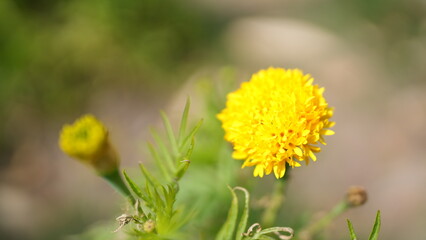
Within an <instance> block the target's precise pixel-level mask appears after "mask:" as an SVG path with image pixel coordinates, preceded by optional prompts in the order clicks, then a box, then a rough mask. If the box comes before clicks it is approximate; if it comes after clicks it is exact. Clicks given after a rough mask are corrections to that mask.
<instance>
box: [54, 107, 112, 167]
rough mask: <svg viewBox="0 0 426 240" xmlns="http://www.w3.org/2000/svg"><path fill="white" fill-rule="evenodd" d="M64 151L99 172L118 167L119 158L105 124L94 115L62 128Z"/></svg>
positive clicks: (62, 147) (61, 144)
mask: <svg viewBox="0 0 426 240" xmlns="http://www.w3.org/2000/svg"><path fill="white" fill-rule="evenodd" d="M59 146H60V147H61V149H62V151H64V152H65V153H66V154H68V155H70V156H71V157H74V158H77V159H79V160H81V161H83V162H85V163H87V164H89V165H92V166H94V167H95V169H96V170H97V171H98V172H102V173H103V172H110V171H111V170H114V169H116V168H117V165H118V158H117V155H116V153H115V151H114V150H113V149H112V147H111V145H110V143H109V140H108V131H107V129H106V128H105V126H104V125H103V124H102V123H101V122H100V121H99V120H97V119H96V118H95V117H94V116H92V115H89V114H88V115H84V116H82V117H81V118H79V119H77V120H76V121H75V122H74V123H73V124H72V125H65V126H64V127H63V128H62V131H61V135H60V138H59Z"/></svg>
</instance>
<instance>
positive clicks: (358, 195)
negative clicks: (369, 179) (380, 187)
mask: <svg viewBox="0 0 426 240" xmlns="http://www.w3.org/2000/svg"><path fill="white" fill-rule="evenodd" d="M346 201H347V202H348V204H349V205H350V206H351V207H357V206H361V205H363V204H364V203H365V202H367V191H366V190H365V188H363V187H361V186H351V187H350V188H349V189H348V193H347V195H346Z"/></svg>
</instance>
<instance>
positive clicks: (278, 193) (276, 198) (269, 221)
mask: <svg viewBox="0 0 426 240" xmlns="http://www.w3.org/2000/svg"><path fill="white" fill-rule="evenodd" d="M286 169H287V172H286V174H285V175H284V177H283V178H281V179H277V180H276V181H275V183H274V190H273V192H272V194H271V198H270V202H269V204H268V206H267V207H266V209H265V211H264V212H263V215H262V219H261V222H262V226H263V227H272V226H273V224H274V223H275V220H276V218H277V215H278V212H279V211H280V207H281V206H282V204H283V202H284V200H285V191H286V187H287V186H286V184H287V183H288V181H289V179H290V172H291V169H292V168H291V167H290V166H289V165H287V166H286Z"/></svg>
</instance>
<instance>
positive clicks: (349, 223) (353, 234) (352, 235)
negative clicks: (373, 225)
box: [346, 219, 356, 240]
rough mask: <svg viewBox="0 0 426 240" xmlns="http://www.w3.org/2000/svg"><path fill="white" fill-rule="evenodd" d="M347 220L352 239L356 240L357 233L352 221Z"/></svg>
mask: <svg viewBox="0 0 426 240" xmlns="http://www.w3.org/2000/svg"><path fill="white" fill-rule="evenodd" d="M346 221H347V222H348V228H349V234H350V235H351V240H356V234H355V231H354V227H353V226H352V223H351V221H349V219H347V220H346Z"/></svg>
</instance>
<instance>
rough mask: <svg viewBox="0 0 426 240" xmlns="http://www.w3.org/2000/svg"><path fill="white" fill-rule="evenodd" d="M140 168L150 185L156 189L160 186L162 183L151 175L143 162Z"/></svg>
mask: <svg viewBox="0 0 426 240" xmlns="http://www.w3.org/2000/svg"><path fill="white" fill-rule="evenodd" d="M139 168H140V170H141V172H142V174H143V176H144V177H145V179H146V181H147V182H148V183H150V184H151V185H152V186H154V187H156V186H159V185H160V183H159V182H158V181H157V180H156V179H155V178H154V177H153V176H152V175H151V173H149V172H148V170H147V169H146V168H145V166H144V165H143V164H142V163H141V162H140V163H139Z"/></svg>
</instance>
